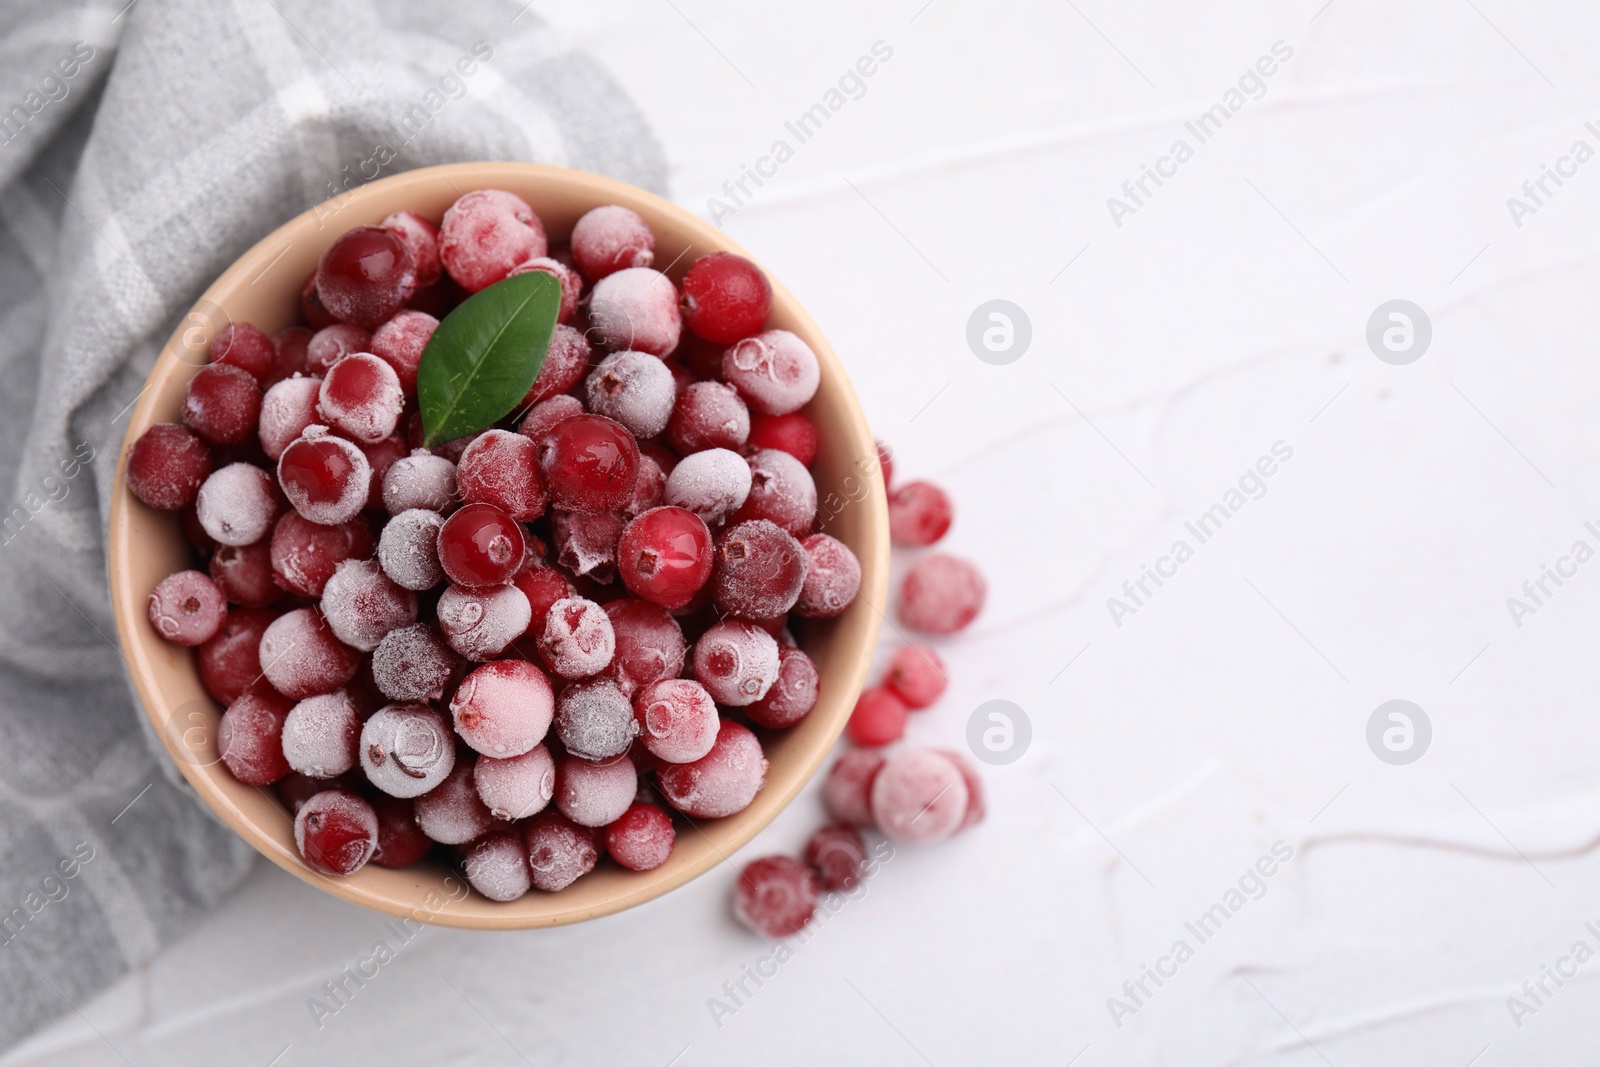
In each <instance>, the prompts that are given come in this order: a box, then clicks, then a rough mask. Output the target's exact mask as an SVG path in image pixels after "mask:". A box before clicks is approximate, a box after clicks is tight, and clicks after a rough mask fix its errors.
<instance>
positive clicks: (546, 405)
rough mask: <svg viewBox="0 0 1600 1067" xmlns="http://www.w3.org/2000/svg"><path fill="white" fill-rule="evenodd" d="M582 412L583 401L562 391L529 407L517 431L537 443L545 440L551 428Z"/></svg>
mask: <svg viewBox="0 0 1600 1067" xmlns="http://www.w3.org/2000/svg"><path fill="white" fill-rule="evenodd" d="M582 414H583V402H582V401H581V400H579V399H578V398H577V397H575V396H568V395H567V394H566V393H562V394H560V395H559V396H552V397H550V398H549V399H547V400H541V401H539V402H538V403H537V404H535V405H533V407H532V408H530V409H528V414H527V415H525V416H523V419H522V421H521V422H520V423H518V424H517V432H518V433H520V434H521V435H522V436H524V437H526V438H527V439H528V440H530V441H533V442H534V443H536V444H537V443H538V442H539V441H542V440H544V438H545V435H546V434H548V433H549V432H550V431H551V430H554V429H555V428H556V427H557V426H559V425H561V424H562V423H563V422H566V421H567V420H568V419H570V418H572V417H573V416H574V415H582Z"/></svg>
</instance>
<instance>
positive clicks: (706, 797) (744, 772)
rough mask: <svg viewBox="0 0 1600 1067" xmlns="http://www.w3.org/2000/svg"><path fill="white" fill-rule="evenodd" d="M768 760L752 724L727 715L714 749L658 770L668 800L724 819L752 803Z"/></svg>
mask: <svg viewBox="0 0 1600 1067" xmlns="http://www.w3.org/2000/svg"><path fill="white" fill-rule="evenodd" d="M766 776H767V760H766V757H765V756H764V755H762V752H761V742H760V741H758V740H756V735H755V734H753V733H751V732H750V730H749V728H748V727H745V726H741V725H739V724H738V723H736V722H732V721H730V720H727V719H724V720H723V721H722V725H721V726H720V727H719V728H718V730H717V740H716V743H715V744H713V745H712V746H711V751H710V752H707V753H706V754H705V755H704V756H701V757H700V758H699V759H697V760H695V761H694V762H693V763H674V764H669V765H668V766H665V767H662V768H661V769H660V770H659V771H657V772H656V783H657V784H658V785H659V786H660V787H661V794H662V795H663V796H664V797H666V798H667V800H668V802H670V803H671V804H672V806H673V807H675V808H677V809H678V810H679V811H681V812H683V813H684V814H685V815H690V816H693V817H694V818H696V819H720V818H722V817H724V816H727V815H733V814H735V813H736V812H740V811H743V810H744V809H745V808H747V807H749V806H750V802H751V801H752V800H754V799H755V797H756V794H757V793H758V792H760V791H761V786H762V785H763V784H764V783H765V782H766Z"/></svg>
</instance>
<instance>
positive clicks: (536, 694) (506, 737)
mask: <svg viewBox="0 0 1600 1067" xmlns="http://www.w3.org/2000/svg"><path fill="white" fill-rule="evenodd" d="M554 709H555V702H554V699H553V696H552V694H551V692H550V681H549V679H547V678H546V677H545V676H544V672H543V671H541V670H540V669H539V668H538V667H535V666H534V665H533V664H531V663H528V662H527V661H525V660H519V659H503V660H496V661H495V662H493V663H485V664H484V665H483V666H481V667H479V668H477V669H476V670H474V671H473V672H472V673H471V674H469V675H467V676H466V678H465V679H464V680H463V681H462V682H461V686H460V688H458V689H457V690H456V692H455V696H454V697H452V698H451V700H450V713H451V714H452V715H453V716H455V724H456V733H457V734H459V735H460V736H461V739H462V740H463V741H465V742H466V743H467V744H468V745H471V746H472V747H473V749H475V750H476V751H478V752H482V753H483V754H484V755H486V756H494V757H495V758H497V759H507V758H509V757H511V756H520V755H522V754H523V753H524V752H527V751H528V750H529V749H531V748H533V746H534V745H537V744H538V743H539V742H540V741H543V740H544V736H545V734H546V733H547V732H548V731H549V729H550V720H551V717H552V715H553V714H554Z"/></svg>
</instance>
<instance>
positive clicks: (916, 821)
mask: <svg viewBox="0 0 1600 1067" xmlns="http://www.w3.org/2000/svg"><path fill="white" fill-rule="evenodd" d="M969 799H970V794H969V793H968V791H967V783H966V778H965V776H963V775H962V773H961V769H960V768H959V767H957V766H956V765H955V763H954V762H952V761H951V759H950V758H949V757H948V756H946V755H945V754H944V753H942V752H930V751H926V750H924V751H912V752H896V753H895V754H894V755H892V756H890V757H889V758H888V759H887V760H886V761H884V764H883V769H882V770H880V771H879V772H878V774H877V777H876V778H874V779H873V781H872V793H871V803H872V821H873V823H874V825H876V826H877V828H878V829H879V830H881V831H883V835H884V836H885V837H887V838H889V839H890V840H891V841H899V842H903V843H905V844H910V845H930V844H933V843H935V842H938V841H943V840H945V839H946V838H948V837H950V836H951V835H952V834H954V833H955V832H956V831H957V830H959V829H961V825H962V823H963V822H964V821H965V819H966V815H967V807H968V802H969Z"/></svg>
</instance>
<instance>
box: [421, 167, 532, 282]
mask: <svg viewBox="0 0 1600 1067" xmlns="http://www.w3.org/2000/svg"><path fill="white" fill-rule="evenodd" d="M547 250H548V242H547V241H546V240H545V235H544V224H543V223H542V222H540V221H539V216H538V215H536V214H534V212H533V208H531V207H529V206H528V205H527V204H526V203H525V202H524V201H523V200H522V199H521V198H520V197H517V196H513V195H512V194H511V193H508V192H504V191H502V190H500V189H478V190H475V191H473V192H470V193H467V194H466V195H465V196H462V197H461V198H460V199H459V200H457V201H456V202H455V203H454V204H451V205H450V208H449V210H447V211H446V212H445V213H444V224H443V225H442V226H441V227H440V228H439V259H440V260H441V261H442V262H443V263H444V269H445V270H447V271H449V272H450V277H452V278H454V279H455V280H456V281H457V282H459V283H460V284H461V286H462V287H463V288H465V289H466V290H467V292H469V293H476V292H477V291H478V290H480V289H486V288H488V287H489V286H491V285H493V284H494V283H495V282H498V281H500V280H501V279H503V278H505V277H506V276H507V275H508V274H510V273H511V271H512V268H514V267H516V265H517V264H519V263H525V262H527V261H528V260H530V259H534V258H536V257H538V256H542V255H544V254H545V252H546V251H547Z"/></svg>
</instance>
